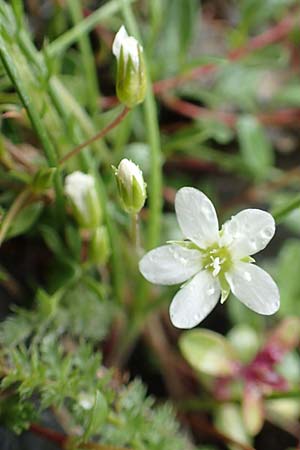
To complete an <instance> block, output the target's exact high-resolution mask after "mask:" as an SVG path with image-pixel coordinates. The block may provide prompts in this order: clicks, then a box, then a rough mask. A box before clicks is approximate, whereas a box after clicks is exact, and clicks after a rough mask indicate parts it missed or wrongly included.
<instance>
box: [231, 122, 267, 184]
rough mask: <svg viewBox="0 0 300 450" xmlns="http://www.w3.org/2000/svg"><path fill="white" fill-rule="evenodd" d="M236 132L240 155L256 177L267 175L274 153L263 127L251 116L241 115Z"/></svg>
mask: <svg viewBox="0 0 300 450" xmlns="http://www.w3.org/2000/svg"><path fill="white" fill-rule="evenodd" d="M237 134H238V139H239V143H240V151H241V154H242V157H243V159H244V161H245V163H246V164H247V166H248V168H249V170H250V171H251V173H252V174H253V176H254V177H255V178H257V179H261V178H264V177H265V176H266V175H268V172H269V170H270V169H271V168H272V165H273V163H274V153H273V149H272V146H271V143H270V141H269V140H268V138H267V137H266V135H265V132H264V129H263V127H262V126H261V125H260V123H259V122H258V121H257V119H256V118H255V117H253V116H243V117H241V118H240V119H239V120H238V122H237Z"/></svg>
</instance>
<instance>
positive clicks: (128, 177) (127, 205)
mask: <svg viewBox="0 0 300 450" xmlns="http://www.w3.org/2000/svg"><path fill="white" fill-rule="evenodd" d="M115 176H116V180H117V185H118V190H119V195H120V198H121V202H122V206H123V208H124V209H125V211H126V212H128V213H131V214H134V213H138V212H140V210H141V209H142V207H143V206H144V203H145V200H146V184H145V182H144V178H143V173H142V171H141V170H140V168H139V167H138V166H137V165H136V164H134V163H133V162H132V161H129V160H128V159H126V158H125V159H122V161H121V162H120V164H119V166H118V168H117V169H115Z"/></svg>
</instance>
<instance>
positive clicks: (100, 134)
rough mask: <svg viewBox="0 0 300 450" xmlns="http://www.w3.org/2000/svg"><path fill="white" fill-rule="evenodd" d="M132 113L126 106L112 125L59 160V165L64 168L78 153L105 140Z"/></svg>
mask: <svg viewBox="0 0 300 450" xmlns="http://www.w3.org/2000/svg"><path fill="white" fill-rule="evenodd" d="M129 112H130V109H129V108H127V106H125V108H124V109H123V110H122V111H121V113H120V114H119V115H118V116H117V117H116V118H115V119H114V120H113V121H112V122H111V123H110V124H108V125H107V126H106V127H105V128H103V130H101V131H99V132H98V133H97V134H95V135H94V136H92V137H91V138H90V139H88V140H87V141H85V142H83V143H82V144H79V145H77V147H75V148H73V150H71V151H70V152H68V153H67V154H66V155H64V156H63V157H62V158H61V159H60V160H59V165H60V166H62V165H63V164H65V163H66V162H67V161H68V160H69V159H70V158H73V156H76V155H78V153H80V152H81V150H82V149H83V148H85V147H87V146H88V145H90V144H92V143H93V142H95V141H97V140H98V139H101V138H103V137H104V136H105V135H106V134H107V133H108V132H109V131H111V130H112V129H113V128H115V127H116V126H117V125H118V124H119V123H120V122H122V120H123V119H124V118H125V117H126V116H127V114H128V113H129Z"/></svg>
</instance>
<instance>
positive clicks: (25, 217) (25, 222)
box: [7, 202, 43, 238]
mask: <svg viewBox="0 0 300 450" xmlns="http://www.w3.org/2000/svg"><path fill="white" fill-rule="evenodd" d="M42 209H43V203H42V202H36V203H33V204H31V205H29V206H26V207H25V208H24V209H22V210H21V211H20V213H19V214H18V215H17V217H16V218H15V219H14V222H13V223H12V224H11V227H10V228H9V231H8V233H7V238H12V237H15V236H18V235H20V234H23V233H25V232H27V231H28V230H29V229H30V228H31V227H32V226H33V225H34V223H35V222H36V221H37V219H38V218H39V216H40V214H41V212H42Z"/></svg>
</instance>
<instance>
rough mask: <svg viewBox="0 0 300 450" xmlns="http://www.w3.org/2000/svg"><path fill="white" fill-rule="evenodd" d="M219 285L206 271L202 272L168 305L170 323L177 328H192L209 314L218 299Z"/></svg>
mask: <svg viewBox="0 0 300 450" xmlns="http://www.w3.org/2000/svg"><path fill="white" fill-rule="evenodd" d="M220 292H221V289H220V285H219V282H218V280H217V279H216V278H214V277H213V276H212V275H211V274H210V273H209V272H208V271H206V270H203V271H201V272H199V273H198V274H197V275H195V277H194V278H193V279H192V280H191V281H190V282H189V283H187V284H186V285H184V286H183V287H182V288H181V289H180V291H178V292H177V294H176V295H175V297H174V298H173V300H172V303H171V305H170V318H171V322H172V323H173V325H175V327H177V328H193V327H195V326H196V325H198V323H200V322H201V321H202V320H203V319H205V317H206V316H207V315H208V314H209V313H210V312H211V310H212V309H213V308H214V307H215V305H216V304H217V302H218V300H219V297H220Z"/></svg>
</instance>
